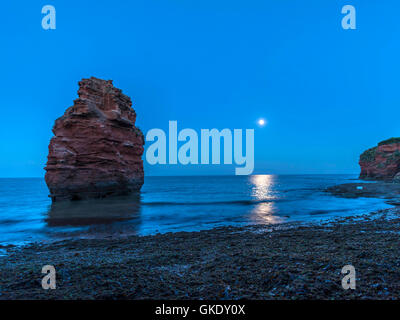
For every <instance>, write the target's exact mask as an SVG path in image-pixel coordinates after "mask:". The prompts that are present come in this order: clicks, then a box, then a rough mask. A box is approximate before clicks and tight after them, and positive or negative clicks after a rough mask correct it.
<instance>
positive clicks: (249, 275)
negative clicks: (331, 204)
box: [0, 208, 400, 299]
mask: <svg viewBox="0 0 400 320" xmlns="http://www.w3.org/2000/svg"><path fill="white" fill-rule="evenodd" d="M399 230H400V210H399V209H397V208H394V209H388V210H384V211H381V212H377V213H372V214H367V215H364V216H362V217H357V218H341V219H336V220H335V221H333V222H329V223H328V222H326V223H321V224H315V225H289V224H287V225H277V226H273V227H271V226H249V227H241V228H236V227H235V228H234V227H223V228H217V229H212V230H207V231H200V232H179V233H167V234H162V235H154V236H146V237H139V236H129V237H126V238H120V239H86V240H85V239H81V240H65V241H60V242H56V243H52V244H33V245H30V246H27V247H22V248H19V247H8V248H6V249H7V251H8V255H7V256H3V257H0V272H1V280H0V299H148V298H150V299H396V298H398V296H399V294H400V259H399V255H398V248H399V247H400V235H399ZM48 264H50V265H54V266H55V268H56V271H57V289H55V290H44V289H42V288H41V279H42V277H43V276H44V275H42V274H41V269H42V267H43V266H44V265H48ZM348 264H351V265H353V266H354V267H355V269H356V277H357V281H356V289H355V290H344V289H343V288H342V286H341V279H342V277H343V275H342V274H341V269H342V267H343V266H344V265H348Z"/></svg>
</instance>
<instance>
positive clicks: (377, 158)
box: [359, 138, 400, 182]
mask: <svg viewBox="0 0 400 320" xmlns="http://www.w3.org/2000/svg"><path fill="white" fill-rule="evenodd" d="M359 164H360V167H361V174H360V178H361V179H370V180H388V181H396V182H397V181H400V179H399V177H398V174H399V173H400V138H390V139H388V140H385V141H382V142H379V143H378V146H376V147H374V148H371V149H368V150H366V151H365V152H364V153H363V154H361V156H360V162H359ZM396 175H397V176H396Z"/></svg>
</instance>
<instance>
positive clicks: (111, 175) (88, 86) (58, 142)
mask: <svg viewBox="0 0 400 320" xmlns="http://www.w3.org/2000/svg"><path fill="white" fill-rule="evenodd" d="M78 95H79V98H78V99H76V100H75V101H74V105H73V106H71V107H69V108H68V109H67V110H66V111H65V113H64V115H63V116H62V117H60V118H58V119H57V120H56V121H55V124H54V127H53V133H54V137H53V138H52V139H51V141H50V144H49V154H48V160H47V165H46V167H45V170H46V175H45V180H46V183H47V186H48V188H49V190H50V197H51V198H52V201H53V202H56V201H61V200H80V199H88V198H104V197H107V196H113V195H126V194H130V193H138V192H139V191H140V188H141V187H142V185H143V176H144V173H143V161H142V154H143V145H144V137H143V133H142V132H141V131H140V130H139V128H137V127H135V121H136V112H135V110H133V108H132V101H131V99H130V98H129V97H128V96H126V95H125V94H123V93H122V91H121V90H120V89H118V88H115V87H114V86H113V83H112V80H108V81H106V80H101V79H97V78H94V77H91V78H90V79H82V81H80V82H79V90H78Z"/></svg>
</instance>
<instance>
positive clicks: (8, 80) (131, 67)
mask: <svg viewBox="0 0 400 320" xmlns="http://www.w3.org/2000/svg"><path fill="white" fill-rule="evenodd" d="M46 4H51V5H53V6H55V8H56V10H57V29H56V30H50V31H45V30H43V29H42V27H41V19H42V14H41V8H42V6H44V5H46ZM345 4H351V5H353V6H355V8H356V10H357V30H343V29H342V28H341V19H342V17H343V15H342V14H341V8H342V6H343V5H345ZM399 7H400V5H399V4H398V3H397V2H395V1H385V2H384V3H382V1H381V2H380V1H378V0H376V1H375V0H368V1H365V0H364V1H358V0H357V1H355V0H351V1H341V0H329V1H321V0H315V1H311V0H302V1H296V0H291V1H289V0H263V1H251V0H250V1H232V0H230V1H215V0H214V1H209V0H202V1H194V0H192V1H190V0H146V1H122V0H121V1H118V0H114V1H99V0H97V1H75V0H69V1H60V0H49V1H46V2H44V1H36V0H30V1H18V2H11V1H7V3H6V4H3V5H2V12H3V15H2V18H1V20H0V21H1V22H0V23H1V31H0V32H1V33H0V34H1V40H2V46H1V48H2V50H1V51H0V61H1V77H0V88H1V118H0V121H1V124H0V134H1V137H2V139H1V140H0V156H1V157H0V177H28V176H29V177H31V176H35V177H41V176H43V175H44V170H43V167H44V165H45V163H46V157H47V146H48V143H49V140H50V138H51V136H52V132H51V128H52V126H53V123H54V120H55V119H56V118H58V117H59V116H61V115H62V114H63V113H64V110H65V109H66V108H67V107H69V106H71V105H72V103H73V102H72V101H73V100H74V99H75V98H76V97H77V89H78V85H77V83H78V81H79V80H80V79H81V78H86V77H90V76H96V77H100V78H104V79H113V80H114V84H115V85H116V86H117V87H119V88H121V89H122V90H123V92H124V93H126V94H127V95H129V96H130V97H131V98H132V100H133V102H134V108H135V110H136V112H137V114H138V117H137V125H138V126H139V127H140V128H141V129H142V130H143V131H144V133H146V132H147V131H148V130H150V129H151V128H163V129H165V130H167V127H168V121H169V120H177V121H178V129H183V128H193V129H196V130H199V129H201V128H209V129H211V128H218V129H223V128H231V129H233V128H243V129H245V128H255V171H254V172H255V173H276V174H291V173H295V174H302V173H358V171H359V168H358V164H357V162H358V157H359V154H360V153H361V152H362V151H363V150H365V149H366V148H369V147H372V146H374V145H376V143H377V142H379V141H380V140H383V139H386V138H389V137H392V136H400V132H399V131H400V130H399V129H400V125H399V118H400V108H399V106H400V90H399V81H398V77H399V74H400V72H399V71H400V70H399V69H400V64H399V56H400V45H399V40H398V35H399V28H400V23H399V22H398V14H399V9H400V8H399ZM260 117H263V118H266V119H267V120H268V125H267V126H265V127H263V128H258V127H257V126H256V120H257V119H258V118H260ZM145 173H146V174H148V175H181V174H183V175H184V174H232V173H233V169H232V167H231V166H222V165H221V166H211V165H210V166H205V165H203V166H186V167H184V166H181V165H176V166H150V165H148V164H146V165H145Z"/></svg>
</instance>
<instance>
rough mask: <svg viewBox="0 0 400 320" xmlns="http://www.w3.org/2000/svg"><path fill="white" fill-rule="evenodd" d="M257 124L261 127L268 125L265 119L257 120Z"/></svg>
mask: <svg viewBox="0 0 400 320" xmlns="http://www.w3.org/2000/svg"><path fill="white" fill-rule="evenodd" d="M257 123H258V125H259V126H260V127H263V126H265V124H266V123H267V122H266V121H265V119H258V120H257Z"/></svg>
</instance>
